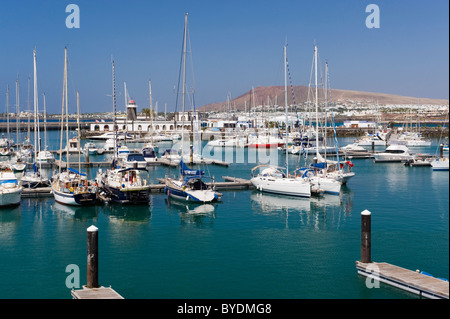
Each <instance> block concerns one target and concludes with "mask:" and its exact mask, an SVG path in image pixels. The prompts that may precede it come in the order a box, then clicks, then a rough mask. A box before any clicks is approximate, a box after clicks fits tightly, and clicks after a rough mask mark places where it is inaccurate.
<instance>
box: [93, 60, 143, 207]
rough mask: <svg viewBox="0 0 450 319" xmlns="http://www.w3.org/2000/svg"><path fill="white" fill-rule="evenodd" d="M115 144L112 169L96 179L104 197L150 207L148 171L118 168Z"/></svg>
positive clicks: (114, 99)
mask: <svg viewBox="0 0 450 319" xmlns="http://www.w3.org/2000/svg"><path fill="white" fill-rule="evenodd" d="M111 64H112V84H113V85H112V88H113V109H114V135H115V136H116V135H117V127H116V84H115V69H114V61H111ZM113 142H114V155H113V162H112V168H111V169H109V170H106V171H105V172H103V171H102V170H101V169H99V170H98V173H97V176H96V178H95V180H96V182H97V184H98V186H99V188H100V189H101V195H103V197H105V198H106V199H107V200H110V201H112V202H114V203H117V204H125V205H140V204H142V205H148V201H149V193H150V185H148V182H147V180H148V171H147V170H146V169H145V168H138V167H131V168H118V167H117V161H118V155H117V152H118V151H117V150H118V147H117V140H116V139H114V140H113ZM127 149H128V148H127ZM124 154H125V152H124ZM126 154H127V156H128V154H129V150H128V153H126ZM125 159H126V158H125ZM141 162H142V161H141ZM124 163H125V162H124ZM144 163H145V161H144ZM145 164H146V163H145ZM133 166H134V165H133Z"/></svg>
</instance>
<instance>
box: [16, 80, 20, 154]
mask: <svg viewBox="0 0 450 319" xmlns="http://www.w3.org/2000/svg"><path fill="white" fill-rule="evenodd" d="M19 90H20V88H19V76H18V75H17V79H16V146H17V147H16V149H17V151H19V143H20V131H19V123H20V112H19V111H20V93H19Z"/></svg>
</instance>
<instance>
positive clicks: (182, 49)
mask: <svg viewBox="0 0 450 319" xmlns="http://www.w3.org/2000/svg"><path fill="white" fill-rule="evenodd" d="M185 28H186V26H185ZM185 28H183V41H182V42H181V57H180V68H179V70H178V83H177V92H176V94H175V95H176V98H175V113H176V112H177V111H178V96H179V94H180V81H181V71H182V68H183V58H184V41H185V39H184V33H185V30H184V29H185ZM175 119H176V117H175ZM175 129H176V128H175Z"/></svg>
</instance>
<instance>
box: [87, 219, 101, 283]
mask: <svg viewBox="0 0 450 319" xmlns="http://www.w3.org/2000/svg"><path fill="white" fill-rule="evenodd" d="M86 286H87V287H88V288H98V287H99V286H98V228H97V227H95V226H94V225H92V226H90V227H89V228H88V229H87V285H86Z"/></svg>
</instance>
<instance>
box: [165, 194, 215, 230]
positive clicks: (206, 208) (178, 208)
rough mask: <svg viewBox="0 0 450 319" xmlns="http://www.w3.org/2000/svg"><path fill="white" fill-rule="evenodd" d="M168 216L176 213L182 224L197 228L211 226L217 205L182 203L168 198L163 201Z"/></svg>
mask: <svg viewBox="0 0 450 319" xmlns="http://www.w3.org/2000/svg"><path fill="white" fill-rule="evenodd" d="M165 201H166V204H167V208H169V214H171V213H178V214H179V215H180V218H181V223H182V224H196V225H197V226H201V225H205V224H212V223H213V220H214V219H215V218H216V213H215V209H216V207H217V205H218V204H217V203H205V204H203V203H201V204H200V203H194V202H182V201H179V200H173V199H170V198H166V199H165Z"/></svg>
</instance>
